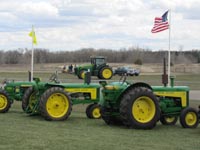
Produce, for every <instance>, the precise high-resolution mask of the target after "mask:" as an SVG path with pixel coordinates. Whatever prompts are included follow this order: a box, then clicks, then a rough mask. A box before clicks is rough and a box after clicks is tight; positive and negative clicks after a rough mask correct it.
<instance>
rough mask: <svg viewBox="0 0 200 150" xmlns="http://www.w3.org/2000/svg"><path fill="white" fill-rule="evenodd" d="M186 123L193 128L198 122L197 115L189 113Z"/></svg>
mask: <svg viewBox="0 0 200 150" xmlns="http://www.w3.org/2000/svg"><path fill="white" fill-rule="evenodd" d="M185 122H186V124H187V125H189V126H193V125H194V124H195V123H196V122H197V115H196V114H195V113H194V112H188V113H187V114H186V116H185Z"/></svg>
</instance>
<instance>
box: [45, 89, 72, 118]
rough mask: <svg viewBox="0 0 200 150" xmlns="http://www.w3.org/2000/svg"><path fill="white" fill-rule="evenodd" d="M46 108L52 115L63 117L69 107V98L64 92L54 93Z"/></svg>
mask: <svg viewBox="0 0 200 150" xmlns="http://www.w3.org/2000/svg"><path fill="white" fill-rule="evenodd" d="M46 109H47V112H48V114H49V115H50V116H51V117H54V118H61V117H63V116H64V115H65V114H66V113H67V111H68V109H69V99H68V97H66V96H65V95H64V94H62V93H54V94H52V95H51V96H50V97H49V98H48V100H47V103H46Z"/></svg>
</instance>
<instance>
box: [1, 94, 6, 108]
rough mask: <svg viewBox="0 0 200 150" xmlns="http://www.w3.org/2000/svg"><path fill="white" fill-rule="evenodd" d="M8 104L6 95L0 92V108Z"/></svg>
mask: <svg viewBox="0 0 200 150" xmlns="http://www.w3.org/2000/svg"><path fill="white" fill-rule="evenodd" d="M7 105H8V100H7V98H6V96H4V95H1V94H0V110H3V109H5V108H6V106H7Z"/></svg>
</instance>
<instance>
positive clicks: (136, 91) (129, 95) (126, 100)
mask: <svg viewBox="0 0 200 150" xmlns="http://www.w3.org/2000/svg"><path fill="white" fill-rule="evenodd" d="M144 98H146V99H145V100H149V102H150V103H151V104H150V105H153V107H154V108H153V112H150V113H152V116H150V117H151V118H149V120H147V121H142V118H137V119H136V117H138V116H134V114H133V112H132V109H133V108H132V107H133V106H134V105H135V106H137V108H140V105H139V104H138V102H137V100H142V99H144ZM135 102H136V104H134V103H135ZM140 103H141V102H140ZM142 103H143V102H142ZM145 103H146V101H145ZM141 105H142V104H141ZM140 109H141V110H140ZM140 109H138V110H140V111H138V113H139V115H140V116H141V115H143V116H144V115H145V113H146V112H144V108H140ZM150 109H151V108H148V110H147V111H149V110H150ZM151 111H152V110H151ZM146 114H147V115H148V114H149V112H147V113H146ZM120 116H121V118H122V121H123V123H124V125H126V126H128V127H131V128H136V129H152V128H154V127H155V126H156V123H157V121H158V120H159V119H160V108H159V103H158V100H157V98H156V96H155V95H154V93H153V92H152V91H151V90H150V89H148V88H145V87H137V88H131V89H129V90H128V91H126V92H125V93H124V95H123V96H122V97H121V103H120ZM139 120H141V121H139Z"/></svg>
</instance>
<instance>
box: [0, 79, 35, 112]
mask: <svg viewBox="0 0 200 150" xmlns="http://www.w3.org/2000/svg"><path fill="white" fill-rule="evenodd" d="M3 84H4V87H3V89H1V90H0V113H5V112H7V111H8V110H9V109H10V107H11V105H12V103H13V102H14V101H15V100H16V101H22V97H23V95H24V93H25V91H26V90H27V89H28V88H29V87H32V86H33V85H34V84H35V82H28V81H27V82H24V81H22V82H21V81H20V82H14V81H9V82H8V81H6V82H4V83H3Z"/></svg>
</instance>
